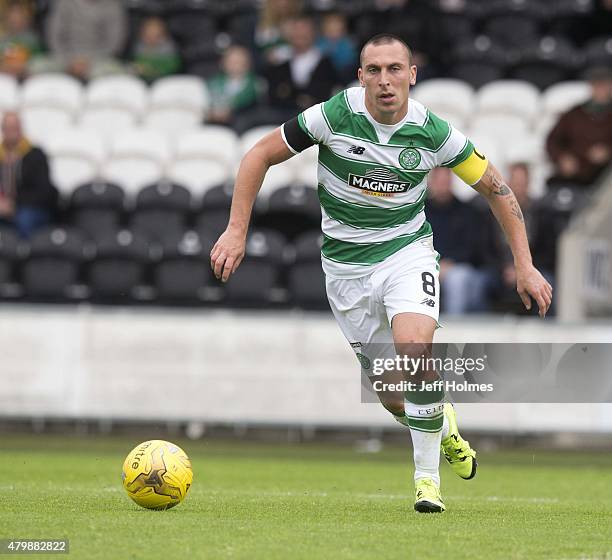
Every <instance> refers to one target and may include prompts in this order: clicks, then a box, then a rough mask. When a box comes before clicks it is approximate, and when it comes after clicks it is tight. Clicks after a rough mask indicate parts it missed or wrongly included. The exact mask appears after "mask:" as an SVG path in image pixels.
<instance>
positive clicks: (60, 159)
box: [47, 128, 105, 194]
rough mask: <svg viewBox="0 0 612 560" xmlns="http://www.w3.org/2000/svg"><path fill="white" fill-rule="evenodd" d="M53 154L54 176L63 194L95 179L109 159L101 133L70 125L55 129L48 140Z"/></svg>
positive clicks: (52, 168) (48, 147)
mask: <svg viewBox="0 0 612 560" xmlns="http://www.w3.org/2000/svg"><path fill="white" fill-rule="evenodd" d="M47 150H48V151H49V155H50V156H51V158H50V159H51V161H50V164H51V178H52V180H53V184H54V185H55V186H56V187H57V188H58V189H59V191H60V193H62V194H69V193H71V192H72V191H73V190H74V189H75V188H76V187H77V186H79V185H81V184H83V183H87V182H89V181H92V180H93V179H94V178H95V177H96V176H97V175H98V173H99V171H100V166H101V164H102V162H103V161H104V158H105V148H104V145H103V143H102V141H101V140H100V137H99V135H98V134H95V133H94V132H93V131H91V130H84V129H74V128H66V129H62V130H57V131H55V134H54V135H53V136H51V137H50V139H49V141H48V143H47Z"/></svg>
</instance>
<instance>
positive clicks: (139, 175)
mask: <svg viewBox="0 0 612 560" xmlns="http://www.w3.org/2000/svg"><path fill="white" fill-rule="evenodd" d="M169 160H170V149H169V146H168V142H167V139H166V137H165V136H164V135H163V134H162V133H160V132H159V131H157V130H151V129H146V128H135V129H131V130H125V131H122V132H120V133H118V134H117V136H116V137H115V138H113V140H112V142H111V150H110V157H109V159H108V161H106V163H105V164H104V166H103V170H102V175H103V177H104V178H105V179H106V180H108V181H111V182H114V183H117V184H119V185H121V186H122V187H124V188H125V190H126V193H127V194H128V195H135V194H136V193H137V192H138V190H139V189H141V188H142V187H144V186H145V185H147V184H150V183H153V182H156V181H158V180H159V179H161V178H162V177H163V176H164V172H165V170H166V168H167V165H168V162H169Z"/></svg>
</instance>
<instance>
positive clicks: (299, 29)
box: [266, 16, 339, 121]
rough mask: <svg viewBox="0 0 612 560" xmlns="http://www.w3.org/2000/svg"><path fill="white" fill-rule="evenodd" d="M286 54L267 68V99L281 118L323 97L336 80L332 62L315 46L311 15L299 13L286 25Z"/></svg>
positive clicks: (325, 98)
mask: <svg viewBox="0 0 612 560" xmlns="http://www.w3.org/2000/svg"><path fill="white" fill-rule="evenodd" d="M287 39H288V42H289V46H290V53H289V58H288V59H287V60H286V61H284V62H282V63H281V64H274V65H269V66H268V67H267V69H266V78H267V79H268V95H269V102H270V105H271V106H272V107H274V108H275V109H277V110H278V113H279V115H281V117H282V118H281V119H280V120H281V121H283V120H286V119H288V118H291V117H293V116H295V115H296V114H297V113H298V112H299V111H303V110H304V109H307V108H308V107H310V106H312V105H314V104H316V103H320V102H321V101H326V100H327V99H328V98H329V97H330V96H331V94H332V90H333V88H334V86H336V85H337V84H338V82H339V79H338V76H337V74H336V71H335V69H334V66H333V64H332V63H331V61H330V60H329V58H327V57H326V56H325V55H324V54H323V53H322V52H321V51H320V50H319V49H318V48H317V47H316V46H315V40H316V29H315V24H314V21H313V20H312V18H310V17H307V16H301V17H298V18H294V19H293V20H291V22H290V23H289V25H288V26H287Z"/></svg>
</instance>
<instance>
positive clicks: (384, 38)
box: [359, 33, 412, 66]
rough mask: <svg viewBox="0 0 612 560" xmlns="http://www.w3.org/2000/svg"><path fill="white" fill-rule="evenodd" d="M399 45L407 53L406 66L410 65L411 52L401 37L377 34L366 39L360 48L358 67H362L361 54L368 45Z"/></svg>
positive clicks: (391, 34) (390, 34)
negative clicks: (402, 46)
mask: <svg viewBox="0 0 612 560" xmlns="http://www.w3.org/2000/svg"><path fill="white" fill-rule="evenodd" d="M395 42H397V43H400V44H402V45H404V48H405V49H406V51H407V52H408V64H411V63H412V50H410V47H409V46H408V43H406V41H404V40H403V39H402V38H401V37H398V36H397V35H393V33H379V34H378V35H374V37H372V38H371V39H368V40H367V41H366V43H365V44H364V45H363V47H361V52H360V53H359V66H363V53H364V52H365V50H366V47H367V46H368V45H375V46H376V45H388V44H389V43H395Z"/></svg>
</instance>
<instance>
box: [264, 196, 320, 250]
mask: <svg viewBox="0 0 612 560" xmlns="http://www.w3.org/2000/svg"><path fill="white" fill-rule="evenodd" d="M320 223H321V206H320V204H319V196H318V194H317V190H316V189H314V188H312V187H306V186H290V187H282V188H280V189H278V190H275V191H274V192H273V193H272V194H271V195H270V198H269V199H268V204H267V209H266V211H265V212H262V213H259V214H258V215H257V216H256V219H255V225H256V226H257V227H260V228H269V229H274V230H277V231H279V232H281V233H282V234H283V235H284V236H285V237H287V238H288V239H294V238H295V237H296V236H297V235H300V234H301V233H304V232H305V231H308V230H310V229H314V228H316V227H317V226H318V225H319V224H320Z"/></svg>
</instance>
